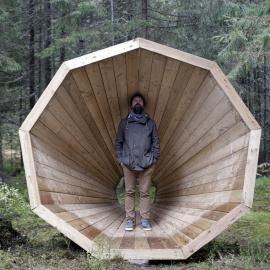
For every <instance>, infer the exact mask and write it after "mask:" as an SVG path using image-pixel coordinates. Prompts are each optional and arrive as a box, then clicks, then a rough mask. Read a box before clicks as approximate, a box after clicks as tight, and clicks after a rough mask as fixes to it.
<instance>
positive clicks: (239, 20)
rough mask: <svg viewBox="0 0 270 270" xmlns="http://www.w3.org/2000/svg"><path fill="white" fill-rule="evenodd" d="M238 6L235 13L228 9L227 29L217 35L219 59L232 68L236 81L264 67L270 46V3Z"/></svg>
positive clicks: (226, 12) (232, 74) (229, 68)
mask: <svg viewBox="0 0 270 270" xmlns="http://www.w3.org/2000/svg"><path fill="white" fill-rule="evenodd" d="M234 5H235V6H238V8H237V9H236V10H237V12H234V13H231V10H230V8H228V9H227V10H226V11H225V13H224V14H223V17H224V22H225V23H226V24H227V27H226V28H225V29H224V30H225V31H224V32H223V33H222V34H219V35H216V36H214V37H213V40H214V41H215V42H216V44H217V45H218V47H219V48H220V49H221V50H220V52H219V54H218V57H219V58H218V60H219V61H220V62H221V63H223V65H226V66H227V67H228V70H230V71H229V72H228V78H229V79H232V80H235V79H236V78H237V77H239V76H245V74H246V73H247V72H248V71H251V70H253V69H254V68H255V67H257V66H261V64H262V56H263V55H265V54H268V53H269V46H270V43H269V40H270V20H269V14H268V10H269V7H270V2H269V1H266V2H264V1H258V2H257V3H256V2H254V3H252V4H250V5H248V4H247V3H245V4H242V3H237V2H236V3H235V4H234ZM232 64H233V65H234V66H233V65H232Z"/></svg>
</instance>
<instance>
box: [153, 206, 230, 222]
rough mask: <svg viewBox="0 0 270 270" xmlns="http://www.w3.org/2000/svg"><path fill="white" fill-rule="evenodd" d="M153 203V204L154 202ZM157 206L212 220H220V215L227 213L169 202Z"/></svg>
mask: <svg viewBox="0 0 270 270" xmlns="http://www.w3.org/2000/svg"><path fill="white" fill-rule="evenodd" d="M154 205H155V204H154ZM157 207H158V208H164V209H168V210H170V211H173V212H179V213H182V214H188V215H192V216H199V217H203V218H205V219H210V220H214V221H218V220H220V219H221V218H222V217H224V216H225V215H227V213H226V212H220V211H216V210H209V209H207V210H206V209H196V208H187V207H182V206H178V205H177V206H174V205H169V204H165V205H164V204H161V205H157Z"/></svg>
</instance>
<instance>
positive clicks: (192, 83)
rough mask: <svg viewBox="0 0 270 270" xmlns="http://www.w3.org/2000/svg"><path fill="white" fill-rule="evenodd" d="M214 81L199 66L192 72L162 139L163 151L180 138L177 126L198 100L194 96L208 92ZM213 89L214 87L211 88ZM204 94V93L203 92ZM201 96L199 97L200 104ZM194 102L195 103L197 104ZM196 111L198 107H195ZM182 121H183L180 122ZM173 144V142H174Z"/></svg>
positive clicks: (179, 130)
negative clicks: (167, 145) (171, 142)
mask: <svg viewBox="0 0 270 270" xmlns="http://www.w3.org/2000/svg"><path fill="white" fill-rule="evenodd" d="M212 84H213V83H212V82H211V79H210V77H209V76H207V74H206V71H205V70H202V69H199V68H197V67H195V68H194V70H193V72H192V77H191V78H190V80H189V82H188V84H187V86H186V88H185V90H184V93H183V94H182V96H181V99H180V102H179V103H178V105H177V108H176V110H175V112H174V115H173V118H172V120H171V123H170V125H169V126H168V128H167V130H166V132H165V134H164V136H163V138H162V140H161V145H160V146H161V153H162V152H163V149H164V148H165V146H166V144H167V143H168V142H170V141H171V140H174V138H176V139H177V138H178V137H179V135H180V134H181V129H177V126H178V124H179V122H180V121H181V119H182V117H183V115H185V112H186V111H187V110H188V108H189V107H190V106H191V105H192V104H193V102H194V101H197V100H195V99H194V97H197V98H198V96H197V93H198V92H200V93H201V92H202V91H203V92H205V91H206V92H207V94H208V90H207V89H208V88H211V85H212ZM199 85H200V87H199ZM211 90H212V89H211ZM203 96H204V94H203ZM200 100H201V99H200V98H198V104H200ZM195 104H196V102H195ZM195 104H193V105H195ZM193 109H194V110H195V111H196V107H194V108H193ZM180 123H181V122H180ZM172 145H173V144H172Z"/></svg>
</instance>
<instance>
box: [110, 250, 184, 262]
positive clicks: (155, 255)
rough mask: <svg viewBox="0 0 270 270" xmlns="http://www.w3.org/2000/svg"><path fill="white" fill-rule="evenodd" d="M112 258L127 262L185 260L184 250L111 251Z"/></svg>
mask: <svg viewBox="0 0 270 270" xmlns="http://www.w3.org/2000/svg"><path fill="white" fill-rule="evenodd" d="M110 255H111V257H112V258H113V257H115V256H121V257H122V258H123V259H125V260H132V259H135V260H184V259H185V257H184V255H183V252H182V249H181V248H179V249H111V250H110Z"/></svg>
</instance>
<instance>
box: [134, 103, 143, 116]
mask: <svg viewBox="0 0 270 270" xmlns="http://www.w3.org/2000/svg"><path fill="white" fill-rule="evenodd" d="M132 110H133V112H134V113H136V114H142V113H143V107H142V106H141V105H140V104H136V105H135V106H134V108H133V109H132Z"/></svg>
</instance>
